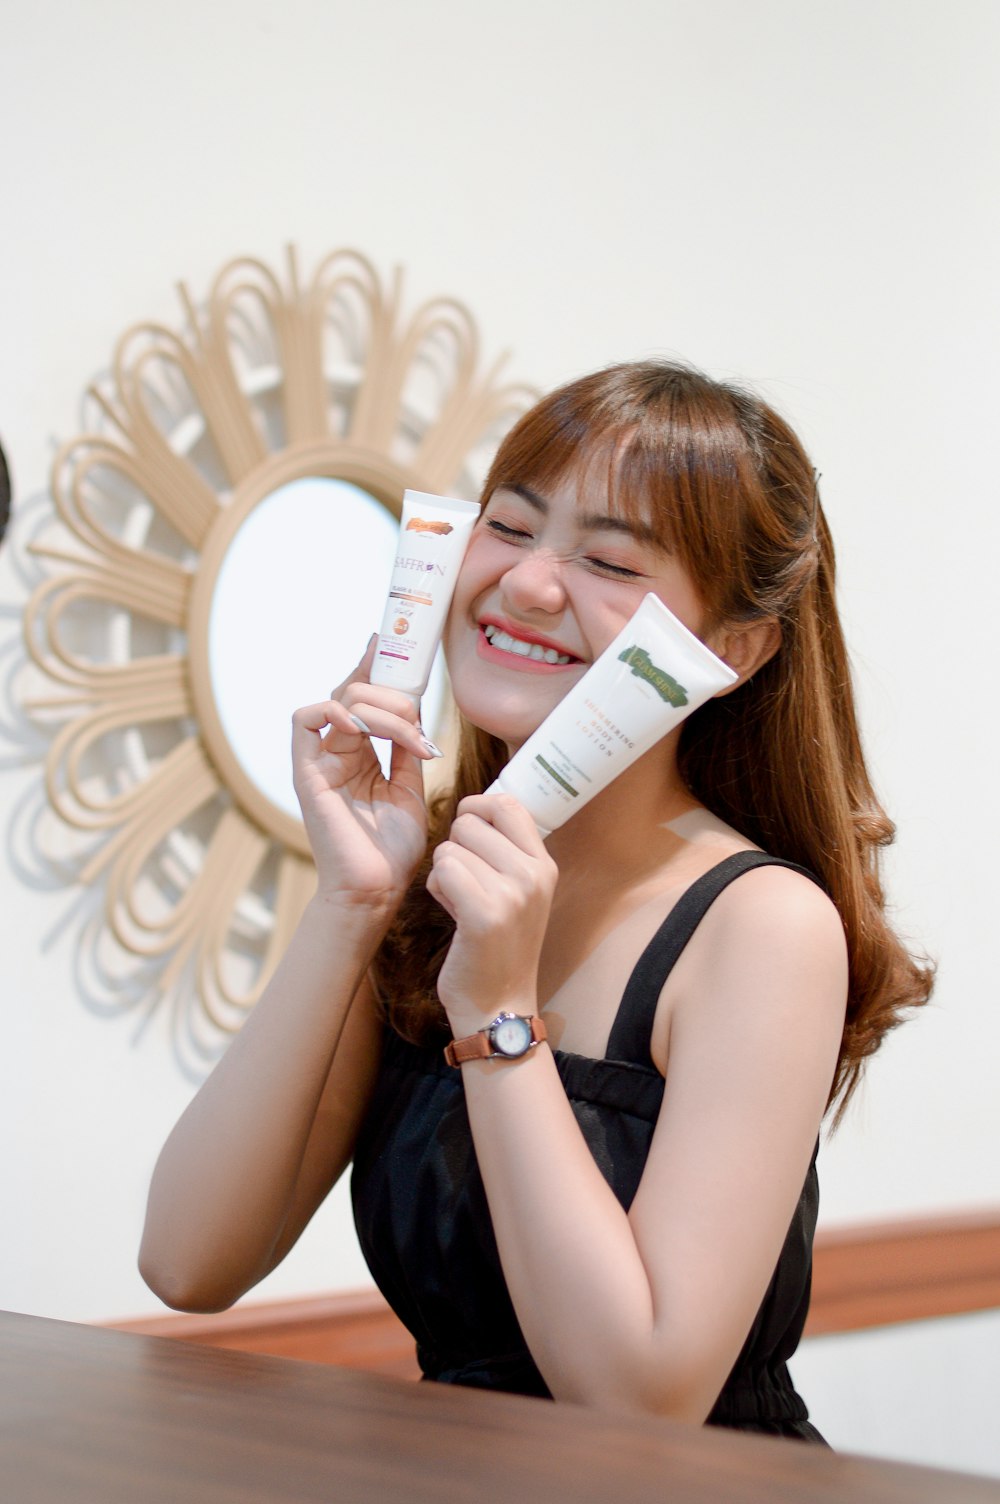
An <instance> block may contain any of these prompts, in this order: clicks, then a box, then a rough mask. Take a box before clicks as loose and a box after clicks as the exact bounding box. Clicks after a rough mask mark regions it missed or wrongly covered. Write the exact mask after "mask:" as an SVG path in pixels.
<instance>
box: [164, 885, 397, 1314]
mask: <svg viewBox="0 0 1000 1504" xmlns="http://www.w3.org/2000/svg"><path fill="white" fill-rule="evenodd" d="M379 939H380V934H379V932H378V931H373V930H372V928H371V926H370V924H365V923H359V922H358V919H357V918H356V917H352V916H346V917H345V916H343V915H337V914H334V913H333V912H331V911H330V910H329V908H328V906H327V905H325V904H324V903H323V901H322V900H320V899H313V900H312V903H311V904H310V906H309V908H308V909H307V910H306V913H305V915H304V916H303V919H302V922H301V924H300V925H299V928H298V930H297V932H296V934H295V936H294V938H293V940H292V942H291V944H290V946H289V948H288V951H287V952H286V954H285V956H284V958H283V960H282V961H281V964H280V965H279V967H278V970H277V971H276V973H275V975H274V977H273V979H272V981H271V983H270V984H269V986H268V988H267V990H266V992H265V994H264V996H263V997H262V998H261V1000H260V1002H259V1003H258V1004H257V1006H256V1008H255V1009H254V1011H253V1013H252V1014H251V1015H250V1017H249V1018H248V1019H247V1021H246V1023H245V1024H244V1026H243V1028H242V1029H241V1031H240V1033H239V1034H238V1035H237V1036H236V1038H235V1039H234V1040H233V1042H232V1044H231V1045H230V1046H229V1049H228V1050H227V1052H226V1054H225V1055H224V1056H223V1058H222V1059H221V1060H220V1061H219V1064H218V1065H217V1066H216V1068H215V1070H214V1071H213V1072H212V1075H211V1076H210V1077H209V1079H208V1080H207V1081H206V1082H205V1084H204V1086H203V1087H202V1088H201V1090H200V1091H199V1092H198V1094H197V1096H196V1097H195V1098H194V1099H193V1100H192V1102H191V1103H190V1105H189V1106H188V1108H187V1110H186V1111H185V1113H184V1114H183V1116H182V1117H181V1118H180V1120H179V1122H178V1123H177V1125H176V1127H175V1128H174V1130H173V1132H172V1133H171V1134H170V1137H169V1138H168V1139H167V1142H166V1144H165V1145H164V1147H163V1150H162V1152H161V1154H160V1157H159V1159H158V1161H157V1165H156V1169H155V1171H154V1173H153V1178H152V1182H151V1185H150V1191H149V1202H148V1206H147V1212H146V1224H145V1229H144V1232H143V1238H142V1246H141V1249H140V1253H139V1269H140V1272H141V1274H142V1277H143V1279H144V1280H145V1281H146V1283H147V1284H148V1285H149V1286H150V1288H151V1289H152V1290H153V1291H154V1292H155V1293H156V1294H157V1295H158V1296H159V1297H160V1299H161V1300H163V1301H164V1302H165V1303H166V1304H167V1305H169V1306H174V1307H176V1308H178V1309H180V1310H187V1311H218V1310H222V1309H224V1308H225V1307H226V1306H229V1305H232V1303H233V1301H234V1300H237V1299H238V1298H239V1296H241V1295H242V1294H244V1293H245V1291H246V1290H248V1289H250V1287H251V1286H252V1285H255V1284H257V1282H258V1281H259V1280H261V1279H262V1278H263V1277H264V1275H265V1274H267V1273H269V1271H270V1270H271V1269H272V1268H273V1267H274V1266H275V1265H276V1264H277V1263H278V1262H279V1261H280V1260H281V1258H283V1257H284V1255H285V1253H287V1251H288V1249H289V1248H290V1247H291V1246H292V1244H293V1243H294V1242H295V1240H296V1238H297V1237H298V1236H299V1234H300V1232H301V1231H302V1229H303V1228H304V1227H305V1225H306V1223H307V1222H308V1221H309V1219H310V1217H311V1216H312V1214H313V1213H314V1212H315V1210H316V1208H317V1207H318V1206H319V1204H320V1202H321V1201H322V1200H323V1198H324V1196H325V1195H326V1194H327V1192H328V1191H329V1190H330V1187H331V1186H332V1185H333V1184H334V1182H335V1181H336V1180H337V1178H338V1177H339V1175H340V1174H341V1173H342V1171H343V1169H344V1167H345V1166H346V1164H347V1163H348V1162H349V1160H350V1157H351V1153H352V1150H353V1144H354V1138H355V1135H356V1133H357V1129H358V1126H359V1124H360V1121H361V1117H362V1114H363V1112H364V1108H365V1104H366V1102H367V1100H368V1095H369V1092H370V1089H371V1083H372V1080H373V1077H374V1072H375V1070H376V1069H377V1061H378V1026H377V1020H376V1017H375V1009H374V1005H373V1000H372V995H371V989H370V987H369V985H368V983H367V982H366V981H365V980H364V967H365V965H366V964H367V961H368V959H369V958H370V955H371V953H372V951H373V948H374V946H375V945H376V944H377V942H378V940H379ZM338 1000H339V1001H338Z"/></svg>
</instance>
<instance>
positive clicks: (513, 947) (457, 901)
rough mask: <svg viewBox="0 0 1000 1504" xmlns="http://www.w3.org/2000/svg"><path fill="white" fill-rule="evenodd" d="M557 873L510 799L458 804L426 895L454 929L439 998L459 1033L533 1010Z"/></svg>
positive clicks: (480, 797) (482, 797)
mask: <svg viewBox="0 0 1000 1504" xmlns="http://www.w3.org/2000/svg"><path fill="white" fill-rule="evenodd" d="M558 876H559V870H558V868H557V867H556V864H555V862H554V861H553V860H552V858H551V857H550V856H549V853H548V852H547V851H546V849H545V846H544V843H543V842H542V838H541V836H540V835H539V834H538V830H537V828H536V826H535V822H534V820H532V818H531V816H530V815H529V814H528V812H527V810H526V809H525V808H524V806H523V805H522V804H519V803H518V801H517V800H516V799H513V798H511V797H510V795H508V794H473V795H471V796H470V797H469V798H467V799H463V800H462V802H461V804H460V805H459V806H458V812H457V814H456V816H455V820H454V822H453V824H452V827H451V831H450V832H449V836H448V839H447V840H446V841H442V842H441V844H440V845H439V846H438V848H437V850H436V851H435V852H434V864H433V867H432V869H431V872H430V875H429V877H428V879H427V891H428V892H429V893H430V894H431V896H432V897H433V898H436V899H437V901H438V903H439V904H440V905H441V907H442V908H443V909H445V910H446V912H447V913H448V914H450V915H451V917H452V919H454V921H455V924H456V930H455V936H454V939H453V940H452V942H451V947H450V949H449V951H448V955H447V957H446V958H445V962H444V965H443V966H442V967H441V970H440V972H439V974H438V984H437V985H438V996H439V997H440V999H441V1002H442V1004H443V1006H444V1008H445V1010H446V1012H447V1014H448V1018H449V1021H450V1023H451V1025H452V1029H453V1030H454V1032H455V1034H456V1036H458V1035H459V1034H461V1033H471V1032H473V1031H474V1030H476V1029H480V1028H482V1027H483V1025H484V1024H486V1023H488V1022H489V1021H490V1020H491V1019H493V1018H495V1017H496V1015H497V1013H499V1012H501V1011H502V1010H503V1009H508V1008H509V1009H511V1010H513V1011H516V1012H519V1013H533V1012H534V1011H535V1008H536V1003H537V997H536V989H537V980H538V961H539V957H540V955H541V951H542V941H543V940H544V938H545V931H546V928H547V927H548V922H549V911H550V909H551V906H552V896H553V894H554V892H555V886H556V880H557V878H558Z"/></svg>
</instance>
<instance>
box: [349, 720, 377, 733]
mask: <svg viewBox="0 0 1000 1504" xmlns="http://www.w3.org/2000/svg"><path fill="white" fill-rule="evenodd" d="M351 720H352V721H353V723H354V725H355V726H357V728H358V730H359V731H363V732H364V733H365V736H374V735H375V733H374V731H373V730H372V728H371V727H370V726H366V725H365V723H364V721H363V720H362V719H361V717H360V716H359V715H352V716H351Z"/></svg>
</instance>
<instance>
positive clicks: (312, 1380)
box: [0, 1314, 1000, 1504]
mask: <svg viewBox="0 0 1000 1504" xmlns="http://www.w3.org/2000/svg"><path fill="white" fill-rule="evenodd" d="M0 1498H2V1500H3V1504H54V1501H58V1504H160V1501H162V1504H257V1501H265V1500H266V1501H300V1500H315V1501H322V1504H339V1501H344V1504H393V1501H396V1500H399V1501H405V1504H425V1501H426V1504H431V1501H433V1504H514V1501H516V1504H535V1501H544V1504H633V1501H635V1504H639V1501H642V1504H645V1501H650V1504H652V1501H654V1500H655V1501H656V1504H667V1501H678V1504H689V1501H691V1504H694V1501H697V1504H729V1501H735V1504H741V1501H755V1504H765V1501H766V1504H783V1501H792V1500H794V1501H796V1504H812V1501H817V1504H818V1501H824V1504H832V1501H840V1500H843V1501H847V1500H850V1501H851V1504H856V1501H859V1500H863V1501H864V1504H883V1501H884V1504H903V1501H907V1504H931V1501H933V1504H979V1501H984V1504H985V1501H990V1504H1000V1483H994V1482H991V1481H989V1480H986V1479H978V1478H973V1477H971V1476H968V1475H964V1474H956V1473H943V1472H936V1471H932V1470H930V1469H924V1468H915V1467H906V1466H901V1465H897V1464H891V1463H881V1462H869V1461H863V1460H861V1459H859V1458H855V1457H847V1456H840V1455H837V1454H835V1453H832V1452H827V1451H825V1450H824V1449H822V1448H819V1447H810V1446H806V1445H803V1444H802V1443H797V1442H788V1441H771V1440H766V1439H762V1438H759V1437H751V1436H739V1435H736V1434H733V1433H729V1432H721V1431H715V1430H702V1429H699V1428H696V1427H692V1426H683V1425H679V1424H676V1423H672V1422H669V1421H658V1420H653V1419H634V1420H622V1419H618V1418H614V1417H610V1416H607V1415H602V1414H599V1413H597V1412H595V1411H591V1410H584V1409H582V1408H578V1407H576V1406H573V1405H552V1404H549V1403H547V1402H545V1401H543V1400H530V1399H522V1398H520V1397H519V1396H516V1395H504V1394H500V1395H487V1394H483V1393H477V1392H475V1391H473V1390H469V1389H456V1388H450V1387H448V1386H445V1385H437V1384H407V1383H404V1382H402V1381H401V1380H396V1379H389V1378H384V1377H381V1376H378V1375H375V1374H364V1373H356V1372H352V1371H349V1370H346V1369H336V1368H328V1367H324V1366H320V1365H316V1364H312V1363H300V1362H295V1361H293V1360H290V1359H287V1358H263V1357H257V1356H255V1355H251V1354H248V1353H236V1352H226V1351H223V1350H221V1349H218V1348H207V1347H198V1346H195V1345H194V1344H191V1343H187V1342H177V1341H168V1340H167V1339H165V1338H162V1337H138V1336H133V1335H128V1334H125V1333H122V1332H110V1331H105V1330H102V1329H100V1328H97V1327H87V1326H74V1325H71V1324H69V1323H67V1322H60V1321H46V1320H43V1319H41V1318H40V1317H35V1316H14V1315H4V1314H0Z"/></svg>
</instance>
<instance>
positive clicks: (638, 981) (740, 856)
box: [606, 851, 818, 1066]
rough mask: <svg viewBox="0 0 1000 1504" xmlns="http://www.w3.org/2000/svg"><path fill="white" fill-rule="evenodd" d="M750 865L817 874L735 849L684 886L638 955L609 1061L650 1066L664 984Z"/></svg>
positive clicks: (613, 1030) (610, 1045)
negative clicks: (714, 907)
mask: <svg viewBox="0 0 1000 1504" xmlns="http://www.w3.org/2000/svg"><path fill="white" fill-rule="evenodd" d="M754 867H790V868H791V869H792V871H793V872H801V873H802V875H803V877H808V878H811V879H812V881H813V882H818V879H817V878H816V876H815V874H814V873H812V872H810V871H809V870H808V869H807V868H805V867H798V866H796V864H795V863H794V862H786V861H783V860H782V858H781V857H776V856H768V854H767V852H766V851H737V852H735V853H734V854H733V855H732V856H727V857H725V858H724V860H723V861H721V862H718V863H717V864H716V865H715V866H714V867H710V868H709V870H708V871H707V872H705V873H704V874H703V875H702V876H701V877H699V878H698V879H697V880H696V881H695V882H693V883H692V884H691V886H690V887H689V888H685V890H684V892H683V893H682V894H681V896H680V898H679V899H678V900H677V902H676V903H675V904H674V906H673V908H672V909H671V910H670V913H669V914H668V915H667V917H666V919H664V921H663V923H662V924H661V925H660V927H659V929H658V930H657V931H656V934H655V935H654V936H653V938H652V940H650V942H649V944H648V945H647V946H646V949H645V950H644V951H643V953H642V955H641V956H640V957H639V959H638V961H637V962H636V963H635V966H634V967H633V970H632V975H631V976H630V977H629V979H628V984H627V985H626V988H625V991H624V993H623V994H622V1000H621V1003H620V1004H619V1007H618V1012H617V1014H616V1016H615V1021H614V1023H613V1025H612V1027H611V1035H610V1038H609V1039H608V1050H607V1056H606V1058H607V1059H608V1060H627V1061H630V1062H631V1063H632V1064H633V1065H645V1066H649V1065H651V1064H652V1057H651V1055H650V1043H651V1041H652V1037H653V1021H654V1019H655V1016H656V1005H657V1003H658V1002H659V999H660V993H661V991H662V990H663V984H664V982H665V981H666V979H667V977H668V976H669V975H670V972H671V971H672V970H673V967H674V964H675V963H676V961H677V958H678V956H679V955H680V953H681V951H682V950H683V949H684V947H685V945H687V943H688V941H689V940H690V939H691V936H692V935H693V934H694V932H695V930H696V929H697V927H698V925H699V924H700V922H701V920H702V919H703V918H704V916H705V914H706V912H707V911H708V909H709V908H710V907H711V905H712V904H713V903H714V902H715V900H716V899H717V898H718V896H719V894H720V893H721V892H722V890H723V889H724V888H728V886H729V884H730V883H731V882H733V881H734V880H735V879H736V878H737V877H742V875H743V873H744V872H750V871H752V869H753V868H754Z"/></svg>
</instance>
